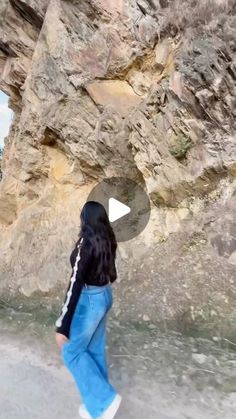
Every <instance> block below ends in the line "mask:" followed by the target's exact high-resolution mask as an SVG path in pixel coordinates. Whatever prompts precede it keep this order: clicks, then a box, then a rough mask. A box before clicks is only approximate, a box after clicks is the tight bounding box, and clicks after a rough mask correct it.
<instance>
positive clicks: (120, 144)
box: [0, 0, 236, 337]
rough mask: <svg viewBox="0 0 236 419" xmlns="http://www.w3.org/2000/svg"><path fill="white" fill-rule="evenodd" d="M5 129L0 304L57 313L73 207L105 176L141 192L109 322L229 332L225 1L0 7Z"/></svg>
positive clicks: (234, 258)
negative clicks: (7, 301) (8, 117)
mask: <svg viewBox="0 0 236 419" xmlns="http://www.w3.org/2000/svg"><path fill="white" fill-rule="evenodd" d="M0 22H1V28H0V74H1V76H0V77H1V78H0V88H1V89H2V90H3V91H4V92H5V93H6V94H8V95H9V96H10V101H9V104H10V107H11V108H12V109H13V111H14V120H13V124H12V126H11V129H10V133H9V136H8V137H7V138H6V140H5V149H4V155H3V161H2V171H3V178H2V181H1V184H0V230H1V238H0V276H1V281H0V289H1V294H2V296H3V295H4V296H5V297H7V298H14V297H17V296H20V295H22V296H26V297H30V298H33V296H35V295H36V296H37V298H41V299H44V298H48V299H49V300H50V299H51V300H53V299H54V300H55V297H56V296H57V298H58V302H59V303H60V301H61V298H62V296H63V295H64V292H65V284H66V283H67V282H68V278H69V275H70V266H69V262H68V255H69V252H70V250H71V248H72V246H73V242H74V240H75V239H76V238H77V234H78V230H79V213H80V209H81V207H82V205H83V203H84V202H85V200H86V197H87V195H88V193H89V191H90V190H91V188H92V187H93V186H94V185H95V184H96V183H97V182H98V181H100V180H101V179H103V178H104V177H109V176H120V175H122V176H126V177H129V178H130V179H132V180H135V181H137V182H138V183H140V184H141V185H142V186H143V187H144V188H145V189H146V191H147V193H148V194H149V197H150V201H151V206H152V211H151V219H150V222H149V224H148V226H147V227H146V229H145V230H144V231H143V233H142V234H141V235H140V236H138V237H136V238H135V239H133V240H132V241H131V242H128V243H122V244H120V245H119V253H118V266H119V282H120V284H119V285H118V286H117V288H116V292H117V299H116V303H115V306H114V308H115V314H116V315H117V316H119V318H129V319H131V320H134V319H136V318H137V316H138V318H140V320H141V321H147V322H149V321H150V322H157V321H160V320H161V321H162V322H163V324H164V325H166V327H167V325H168V324H169V322H172V324H173V325H174V324H177V325H178V327H181V328H182V329H183V330H190V329H191V330H192V328H194V330H201V332H203V331H204V330H206V331H207V333H208V334H209V333H210V334H212V335H213V336H222V334H224V336H226V337H227V336H232V335H233V333H236V329H235V326H234V325H235V317H236V316H235V308H236V278H235V274H236V219H235V204H236V137H235V126H236V123H235V113H236V106H235V105H236V101H235V93H236V87H235V80H236V44H235V39H236V4H235V1H230V0H228V1H227V0H211V1H206V0H201V1H195V0H183V1H180V0H173V1H171V0H169V1H168V0H159V1H158V0H136V1H135V0H116V1H115V0H89V1H87V0H78V1H77V0H67V1H66V0H50V1H48V0H44V1H40V2H36V1H35V0H10V1H4V0H1V1H0Z"/></svg>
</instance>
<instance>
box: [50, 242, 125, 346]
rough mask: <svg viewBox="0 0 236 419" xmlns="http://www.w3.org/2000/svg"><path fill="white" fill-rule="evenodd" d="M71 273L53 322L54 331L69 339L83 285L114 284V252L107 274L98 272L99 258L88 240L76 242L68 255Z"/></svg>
mask: <svg viewBox="0 0 236 419" xmlns="http://www.w3.org/2000/svg"><path fill="white" fill-rule="evenodd" d="M70 263H71V267H72V273H71V277H70V281H69V284H68V287H67V290H66V295H65V298H64V302H63V306H62V308H61V312H60V315H59V317H58V319H57V321H56V322H55V326H56V328H55V331H56V332H58V333H61V334H63V335H65V336H66V337H67V338H68V339H69V337H70V336H69V335H70V325H71V321H72V318H73V314H74V311H75V307H76V305H77V302H78V299H79V296H80V293H81V291H82V288H83V286H84V284H87V285H96V286H101V285H105V284H107V283H108V282H114V281H115V280H116V278H117V273H116V266H115V251H114V254H113V258H112V260H111V261H110V265H109V267H108V270H107V272H105V273H104V272H100V269H99V268H100V266H101V265H100V258H99V257H95V252H94V249H93V248H92V244H91V242H90V241H89V240H88V239H85V238H82V239H80V240H78V242H77V243H76V246H75V248H74V249H73V251H72V253H71V255H70Z"/></svg>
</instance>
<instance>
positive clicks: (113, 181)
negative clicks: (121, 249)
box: [87, 177, 150, 242]
mask: <svg viewBox="0 0 236 419" xmlns="http://www.w3.org/2000/svg"><path fill="white" fill-rule="evenodd" d="M87 201H97V202H100V203H101V204H102V205H103V206H104V207H105V209H106V212H107V215H108V217H109V221H110V223H111V226H112V228H113V230H114V233H115V235H116V239H117V241H118V242H123V241H127V240H131V239H133V238H134V237H135V236H137V235H138V234H140V233H141V231H143V230H144V228H145V227H146V225H147V223H148V221H149V217H150V201H149V197H148V195H147V194H146V192H145V190H144V188H143V186H141V185H140V184H139V183H137V182H134V181H133V180H131V179H128V178H124V177H111V178H105V179H104V180H103V181H101V182H100V183H98V184H97V185H96V186H95V187H94V188H93V189H92V191H91V192H90V194H89V196H88V198H87Z"/></svg>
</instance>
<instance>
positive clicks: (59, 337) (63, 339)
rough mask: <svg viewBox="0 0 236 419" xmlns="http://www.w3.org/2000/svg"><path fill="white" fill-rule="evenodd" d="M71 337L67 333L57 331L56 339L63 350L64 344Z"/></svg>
mask: <svg viewBox="0 0 236 419" xmlns="http://www.w3.org/2000/svg"><path fill="white" fill-rule="evenodd" d="M68 340H69V339H67V337H66V336H65V335H62V334H61V333H57V332H56V341H57V344H58V346H59V348H60V350H61V348H62V346H63V345H64V343H66V342H68Z"/></svg>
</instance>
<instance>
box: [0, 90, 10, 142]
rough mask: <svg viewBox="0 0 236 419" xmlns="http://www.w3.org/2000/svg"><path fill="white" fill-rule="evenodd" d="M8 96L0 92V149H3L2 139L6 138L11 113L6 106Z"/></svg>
mask: <svg viewBox="0 0 236 419" xmlns="http://www.w3.org/2000/svg"><path fill="white" fill-rule="evenodd" d="M7 103H8V96H7V95H5V93H3V92H2V91H1V90H0V147H1V148H3V147H4V137H6V136H7V134H8V131H9V127H10V124H11V120H12V115H13V112H12V111H11V109H9V108H8V106H7Z"/></svg>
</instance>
